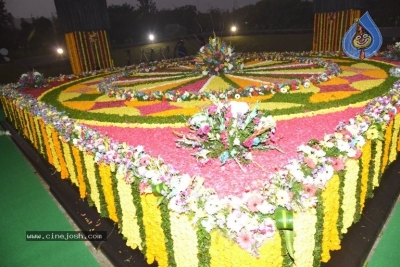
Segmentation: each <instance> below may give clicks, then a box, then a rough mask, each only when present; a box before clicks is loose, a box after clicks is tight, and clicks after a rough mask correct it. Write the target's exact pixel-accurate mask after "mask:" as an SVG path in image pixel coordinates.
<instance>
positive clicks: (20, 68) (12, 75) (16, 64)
mask: <svg viewBox="0 0 400 267" xmlns="http://www.w3.org/2000/svg"><path fill="white" fill-rule="evenodd" d="M208 37H209V36H205V39H206V42H207V41H208ZM222 39H223V40H224V41H226V42H229V43H231V45H232V46H233V47H234V49H235V51H236V52H264V51H267V52H271V51H276V52H283V51H310V50H311V48H312V33H311V32H310V33H298V34H263V35H243V36H228V37H223V38H222ZM175 43H176V41H168V42H160V43H151V44H144V45H139V46H129V45H127V46H124V47H119V48H113V49H112V51H111V56H112V59H113V60H114V65H115V67H123V66H125V65H126V64H127V52H126V50H130V51H131V64H137V63H140V59H141V55H142V49H143V52H144V54H145V55H146V57H147V59H148V60H150V59H151V58H150V54H151V53H150V51H151V49H153V51H154V54H153V60H159V59H162V58H164V56H165V57H166V58H168V53H167V51H166V48H167V46H169V48H170V54H169V57H173V49H174V46H175ZM185 46H186V48H187V50H188V54H189V55H196V53H197V51H198V50H199V48H200V43H199V41H198V40H197V39H195V38H192V39H187V40H185ZM160 51H162V52H163V54H161V53H160ZM142 59H143V60H145V57H144V56H142ZM22 61H23V60H12V61H11V62H8V63H3V64H0V84H8V83H14V82H17V81H18V78H19V77H20V76H21V74H23V73H26V72H28V71H31V70H32V68H31V67H30V66H27V65H24V64H23V63H22ZM35 70H36V71H39V72H41V73H43V75H44V76H45V77H56V76H59V75H60V74H71V73H72V69H71V66H70V65H69V61H68V60H67V61H64V62H62V61H55V62H54V63H52V64H47V65H45V66H37V67H35Z"/></svg>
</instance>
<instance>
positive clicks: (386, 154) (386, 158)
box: [381, 120, 393, 176]
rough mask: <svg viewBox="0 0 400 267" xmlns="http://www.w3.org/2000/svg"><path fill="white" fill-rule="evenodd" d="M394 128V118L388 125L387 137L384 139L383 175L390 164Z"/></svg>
mask: <svg viewBox="0 0 400 267" xmlns="http://www.w3.org/2000/svg"><path fill="white" fill-rule="evenodd" d="M392 129H393V120H391V121H390V123H389V125H388V127H387V128H386V130H385V137H384V140H385V141H383V144H384V147H383V153H382V165H381V176H382V175H383V173H384V172H385V169H386V167H387V166H388V165H389V163H390V162H389V151H390V144H391V143H392Z"/></svg>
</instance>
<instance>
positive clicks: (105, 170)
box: [98, 163, 118, 222]
mask: <svg viewBox="0 0 400 267" xmlns="http://www.w3.org/2000/svg"><path fill="white" fill-rule="evenodd" d="M98 168H99V174H100V178H101V185H102V188H103V191H104V198H105V201H106V205H107V210H108V217H109V218H110V219H111V220H113V221H114V222H118V217H117V212H116V208H115V198H114V192H113V186H115V185H113V182H112V180H111V169H110V165H105V164H104V163H100V164H99V165H98Z"/></svg>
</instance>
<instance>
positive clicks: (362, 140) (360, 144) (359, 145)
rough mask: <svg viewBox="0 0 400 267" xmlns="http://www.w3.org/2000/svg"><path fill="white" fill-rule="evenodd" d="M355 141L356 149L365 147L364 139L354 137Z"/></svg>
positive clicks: (362, 137)
mask: <svg viewBox="0 0 400 267" xmlns="http://www.w3.org/2000/svg"><path fill="white" fill-rule="evenodd" d="M356 140H357V147H359V148H360V147H363V146H364V145H365V138H364V136H362V135H359V136H357V137H356Z"/></svg>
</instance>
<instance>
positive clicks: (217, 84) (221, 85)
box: [203, 76, 230, 92]
mask: <svg viewBox="0 0 400 267" xmlns="http://www.w3.org/2000/svg"><path fill="white" fill-rule="evenodd" d="M229 87H230V84H229V83H227V82H225V81H224V80H223V79H222V78H221V77H219V76H213V77H211V78H210V81H209V83H208V86H207V88H206V89H205V90H204V91H203V92H210V91H213V90H216V91H225V90H226V89H228V88H229Z"/></svg>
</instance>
